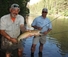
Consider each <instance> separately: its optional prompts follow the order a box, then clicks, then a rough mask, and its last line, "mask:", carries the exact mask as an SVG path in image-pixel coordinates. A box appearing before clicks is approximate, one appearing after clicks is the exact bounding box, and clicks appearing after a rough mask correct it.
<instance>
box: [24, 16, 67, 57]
mask: <svg viewBox="0 0 68 57" xmlns="http://www.w3.org/2000/svg"><path fill="white" fill-rule="evenodd" d="M37 16H39V15H30V16H28V17H27V18H26V21H27V22H26V23H27V26H28V28H30V29H33V28H32V27H31V23H32V22H33V20H34V18H35V17H37ZM48 18H49V19H50V20H51V23H52V30H51V32H50V33H49V34H48V36H47V37H46V43H45V44H44V47H43V56H42V57H68V19H64V18H59V17H58V18H56V17H53V16H52V17H51V16H48ZM32 40H33V37H29V38H28V39H27V40H26V41H25V47H24V51H23V53H24V54H25V55H23V56H25V57H30V54H31V45H32ZM38 52H39V42H38V44H37V46H36V50H35V53H34V55H35V57H38Z"/></svg>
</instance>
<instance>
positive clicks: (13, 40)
mask: <svg viewBox="0 0 68 57" xmlns="http://www.w3.org/2000/svg"><path fill="white" fill-rule="evenodd" d="M0 32H1V33H0V34H1V35H2V36H4V37H5V38H7V39H8V40H10V41H11V42H13V43H17V40H16V39H15V38H11V37H10V36H9V35H8V34H7V33H6V32H5V30H0Z"/></svg>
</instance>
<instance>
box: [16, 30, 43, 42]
mask: <svg viewBox="0 0 68 57" xmlns="http://www.w3.org/2000/svg"><path fill="white" fill-rule="evenodd" d="M38 35H44V34H43V33H41V31H39V30H31V32H29V31H26V32H24V33H23V34H21V35H20V36H19V37H18V38H17V41H18V42H20V40H21V41H23V39H24V38H26V39H27V38H28V37H31V36H38Z"/></svg>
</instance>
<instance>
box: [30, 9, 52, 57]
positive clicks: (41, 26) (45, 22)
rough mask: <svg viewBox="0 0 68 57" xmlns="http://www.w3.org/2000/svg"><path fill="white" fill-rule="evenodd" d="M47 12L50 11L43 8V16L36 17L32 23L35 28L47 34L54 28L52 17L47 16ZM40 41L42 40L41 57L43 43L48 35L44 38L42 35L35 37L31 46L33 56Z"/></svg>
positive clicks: (32, 56)
mask: <svg viewBox="0 0 68 57" xmlns="http://www.w3.org/2000/svg"><path fill="white" fill-rule="evenodd" d="M47 13H48V10H47V8H43V10H42V16H39V17H37V18H35V19H34V21H33V23H32V25H31V26H32V27H33V28H34V29H35V30H40V31H41V32H42V33H44V34H45V35H47V33H48V32H50V31H51V29H52V26H51V21H50V19H48V18H47V17H46V15H47ZM38 41H39V42H40V46H39V57H42V50H43V44H45V42H46V37H45V38H44V37H43V38H42V37H41V36H37V38H33V44H32V47H31V57H34V51H35V46H36V44H37V43H38Z"/></svg>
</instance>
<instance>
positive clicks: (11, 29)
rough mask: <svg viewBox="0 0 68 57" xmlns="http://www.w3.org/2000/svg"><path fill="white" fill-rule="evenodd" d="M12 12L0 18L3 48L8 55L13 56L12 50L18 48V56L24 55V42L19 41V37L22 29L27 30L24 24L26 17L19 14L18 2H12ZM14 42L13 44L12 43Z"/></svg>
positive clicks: (8, 56) (7, 56)
mask: <svg viewBox="0 0 68 57" xmlns="http://www.w3.org/2000/svg"><path fill="white" fill-rule="evenodd" d="M9 11H10V14H7V15H4V16H3V17H1V20H0V22H1V23H0V24H1V25H0V32H1V35H2V36H3V37H2V44H1V48H2V49H4V50H5V51H6V57H10V56H11V52H12V51H13V50H15V49H17V48H18V56H19V57H22V51H23V46H22V43H21V42H19V43H17V40H16V39H17V37H18V36H19V35H20V30H21V31H22V32H23V31H30V30H26V29H25V26H24V18H23V17H22V16H21V15H19V14H18V13H19V12H20V7H19V5H18V4H12V5H11V7H10V9H9ZM10 42H12V43H13V44H12V45H11V43H10Z"/></svg>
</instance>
